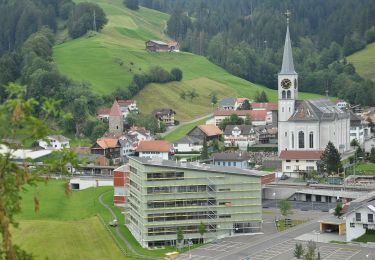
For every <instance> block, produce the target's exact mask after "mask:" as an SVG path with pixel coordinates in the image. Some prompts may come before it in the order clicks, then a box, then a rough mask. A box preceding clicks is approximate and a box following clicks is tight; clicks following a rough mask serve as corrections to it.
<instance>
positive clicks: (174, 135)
mask: <svg viewBox="0 0 375 260" xmlns="http://www.w3.org/2000/svg"><path fill="white" fill-rule="evenodd" d="M207 120H208V118H205V119H202V120H199V121H196V122H193V123H190V124H186V125H183V126H180V127H177V128H176V130H174V131H173V132H171V133H169V134H168V135H166V136H165V137H164V139H165V140H167V141H169V142H174V141H177V140H178V139H180V138H182V137H184V136H185V135H186V134H187V133H188V132H190V130H191V129H193V128H194V127H196V126H197V125H204V124H205V123H206V121H207Z"/></svg>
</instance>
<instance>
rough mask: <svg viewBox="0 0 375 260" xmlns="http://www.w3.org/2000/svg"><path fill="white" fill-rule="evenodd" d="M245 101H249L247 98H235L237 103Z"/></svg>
mask: <svg viewBox="0 0 375 260" xmlns="http://www.w3.org/2000/svg"><path fill="white" fill-rule="evenodd" d="M246 100H249V99H248V98H245V97H244V98H237V103H243V102H245V101H246Z"/></svg>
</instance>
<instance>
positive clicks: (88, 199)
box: [14, 180, 175, 259]
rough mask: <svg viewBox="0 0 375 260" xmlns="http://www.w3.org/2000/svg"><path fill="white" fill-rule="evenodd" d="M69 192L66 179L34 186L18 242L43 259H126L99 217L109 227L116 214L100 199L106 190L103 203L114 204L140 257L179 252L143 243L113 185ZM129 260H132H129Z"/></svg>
mask: <svg viewBox="0 0 375 260" xmlns="http://www.w3.org/2000/svg"><path fill="white" fill-rule="evenodd" d="M64 190H65V188H64V182H63V181H54V180H51V181H49V182H48V183H47V184H44V183H39V186H38V187H36V188H35V187H28V188H27V190H26V191H24V192H23V193H22V198H23V200H22V204H21V207H22V212H21V213H20V214H19V215H18V216H17V221H18V222H19V223H20V228H19V229H15V230H14V234H15V235H14V237H15V241H16V243H17V244H19V245H20V246H22V247H24V248H25V249H27V250H28V251H29V252H32V253H33V254H34V255H35V256H37V258H38V259H44V258H45V257H48V258H49V259H124V257H125V256H124V255H122V253H121V251H120V249H119V246H120V247H121V248H122V249H123V251H125V252H126V253H127V254H130V255H131V252H130V251H129V250H128V249H127V248H126V246H125V245H124V243H123V242H122V241H121V240H120V239H119V238H118V237H117V236H116V233H115V230H114V229H110V232H112V234H113V235H114V238H115V239H116V242H115V241H114V240H113V238H111V236H110V233H109V232H108V231H107V230H106V229H105V227H104V225H103V223H102V222H100V219H99V218H101V219H103V221H104V223H108V222H109V221H110V220H112V216H111V215H110V213H109V212H108V211H107V210H106V209H105V208H104V207H102V206H101V205H100V204H99V202H98V197H99V195H100V194H102V193H104V192H106V193H105V195H104V197H103V201H104V202H105V203H106V204H108V205H112V209H113V210H114V212H115V213H116V215H117V219H118V221H119V227H120V230H121V232H122V234H123V235H124V236H125V237H126V238H127V239H128V240H129V241H130V243H131V244H132V245H133V247H134V248H135V249H136V251H137V252H138V253H140V254H142V255H148V256H155V257H162V256H164V255H165V253H167V252H171V251H175V249H174V248H172V247H167V248H165V249H160V250H147V249H144V248H142V247H141V246H140V245H139V244H138V242H137V241H136V240H135V239H134V237H133V236H132V235H131V233H130V232H129V230H128V229H127V228H126V227H125V225H124V224H125V219H124V215H123V214H122V213H121V211H120V210H119V209H118V208H117V207H115V206H113V187H98V188H90V189H86V190H82V191H73V192H72V193H71V194H70V195H69V196H68V197H67V196H66V195H65V193H64ZM35 194H37V197H38V198H39V204H40V210H39V211H38V212H35V211H34V195H35ZM69 239H70V240H69ZM116 243H117V244H118V245H119V246H117V245H116ZM101 244H103V245H101ZM49 245H50V246H49ZM99 245H100V246H99ZM106 256H107V257H106ZM126 259H132V258H130V257H129V256H126Z"/></svg>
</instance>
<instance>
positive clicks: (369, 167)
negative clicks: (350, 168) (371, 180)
mask: <svg viewBox="0 0 375 260" xmlns="http://www.w3.org/2000/svg"><path fill="white" fill-rule="evenodd" d="M355 167H356V168H355V170H356V174H363V175H375V163H360V164H357V165H356V166H355Z"/></svg>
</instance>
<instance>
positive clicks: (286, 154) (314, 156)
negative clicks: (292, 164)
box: [279, 150, 323, 160]
mask: <svg viewBox="0 0 375 260" xmlns="http://www.w3.org/2000/svg"><path fill="white" fill-rule="evenodd" d="M322 154H323V151H308V150H300V151H296V150H287V151H281V153H280V156H279V157H280V159H283V160H320V157H321V156H322Z"/></svg>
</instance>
